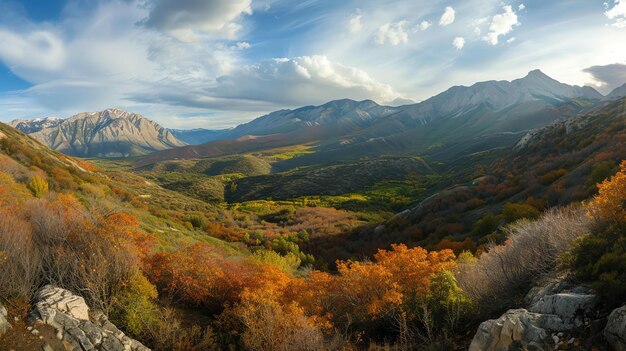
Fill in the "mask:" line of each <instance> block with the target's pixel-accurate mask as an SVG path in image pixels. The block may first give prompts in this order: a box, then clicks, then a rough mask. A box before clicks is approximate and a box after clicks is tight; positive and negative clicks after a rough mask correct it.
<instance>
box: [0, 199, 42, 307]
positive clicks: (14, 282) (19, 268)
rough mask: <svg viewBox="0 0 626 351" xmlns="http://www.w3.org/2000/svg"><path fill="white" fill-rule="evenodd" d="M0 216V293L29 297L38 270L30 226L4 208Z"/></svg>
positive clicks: (37, 260) (35, 282)
mask: <svg viewBox="0 0 626 351" xmlns="http://www.w3.org/2000/svg"><path fill="white" fill-rule="evenodd" d="M0 218H2V220H0V272H2V274H1V277H2V278H0V279H1V280H2V282H1V283H0V296H2V297H4V298H10V297H17V298H24V299H29V298H30V297H31V295H32V293H33V292H34V290H35V289H36V288H37V284H38V282H39V275H40V271H41V264H40V260H39V254H38V251H37V248H36V246H35V243H34V242H33V239H32V229H31V226H30V224H29V223H28V222H26V221H24V220H22V219H20V218H18V217H17V216H16V215H15V214H14V213H12V212H10V211H8V210H4V209H0Z"/></svg>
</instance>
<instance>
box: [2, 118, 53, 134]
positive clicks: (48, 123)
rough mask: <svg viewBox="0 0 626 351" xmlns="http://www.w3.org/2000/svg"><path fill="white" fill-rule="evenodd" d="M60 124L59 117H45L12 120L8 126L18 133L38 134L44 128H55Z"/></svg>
mask: <svg viewBox="0 0 626 351" xmlns="http://www.w3.org/2000/svg"><path fill="white" fill-rule="evenodd" d="M61 122H63V119H62V118H59V117H46V118H35V119H14V120H12V121H11V122H9V123H8V124H9V125H10V126H11V127H13V128H16V129H19V130H20V131H22V132H24V133H26V134H31V133H35V132H38V131H40V130H42V129H45V128H50V127H56V126H58V125H59V124H60V123H61Z"/></svg>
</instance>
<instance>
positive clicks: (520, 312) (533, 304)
mask: <svg viewBox="0 0 626 351" xmlns="http://www.w3.org/2000/svg"><path fill="white" fill-rule="evenodd" d="M597 300H598V299H597V297H596V295H594V294H592V293H591V291H590V290H589V289H587V288H584V287H577V286H573V285H572V284H571V283H570V282H567V281H563V280H560V279H553V280H549V281H547V282H544V284H543V285H541V286H538V287H535V288H533V289H531V290H530V292H529V293H528V294H527V295H526V298H525V299H524V301H525V303H526V304H528V305H530V307H529V308H528V310H526V309H523V308H522V309H514V310H509V311H507V312H506V313H504V314H503V315H502V316H501V317H500V318H498V319H492V320H488V321H485V322H483V323H481V325H480V327H479V328H478V331H477V332H476V334H475V335H474V339H473V340H472V344H471V345H470V348H469V349H470V351H513V350H553V349H554V348H555V347H557V348H558V347H560V345H561V344H563V343H564V342H565V340H566V339H564V340H561V339H562V338H563V337H564V336H565V334H567V332H569V331H572V330H574V329H576V328H578V327H581V326H582V325H583V324H584V322H585V320H586V319H587V318H588V317H591V316H592V314H593V310H594V308H595V307H596V304H597ZM624 315H626V310H625V311H624ZM623 321H624V323H623V324H622V326H623V328H622V332H623V331H624V330H626V319H624V320H623ZM563 332H565V333H563ZM555 333H556V334H555ZM605 333H606V331H605ZM622 335H623V334H622ZM625 345H626V344H625ZM620 350H622V349H620ZM623 350H624V351H626V349H623Z"/></svg>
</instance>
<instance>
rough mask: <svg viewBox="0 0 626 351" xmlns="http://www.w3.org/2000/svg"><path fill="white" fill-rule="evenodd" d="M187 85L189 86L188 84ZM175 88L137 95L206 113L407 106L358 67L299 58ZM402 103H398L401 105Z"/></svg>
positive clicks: (256, 66) (248, 66)
mask: <svg viewBox="0 0 626 351" xmlns="http://www.w3.org/2000/svg"><path fill="white" fill-rule="evenodd" d="M185 86H187V87H188V86H189V84H188V83H187V82H185ZM184 91H185V94H184V97H183V96H182V95H183V94H182V93H181V92H180V91H179V90H177V89H171V88H170V87H169V86H168V85H167V84H165V85H164V86H163V89H162V90H160V91H156V92H155V91H147V92H145V93H144V94H141V95H140V96H138V97H137V98H138V99H141V100H142V101H146V102H148V101H164V100H166V101H168V102H169V103H177V102H178V101H181V99H186V100H185V104H187V105H194V106H197V107H204V108H215V107H216V106H219V105H220V104H224V105H227V106H228V105H232V104H233V103H234V102H237V103H241V104H244V105H249V106H251V107H254V108H256V109H257V110H258V109H259V106H260V105H261V106H264V107H267V105H268V104H274V106H299V105H305V104H318V103H324V102H326V101H329V100H334V99H338V98H344V97H345V98H351V99H355V100H363V99H372V100H375V101H378V102H381V103H390V102H393V101H405V100H402V99H404V97H403V96H402V95H401V94H399V93H397V92H396V91H394V89H393V88H392V87H391V86H389V85H387V84H384V83H381V82H378V81H376V80H374V79H373V78H372V77H371V76H370V75H369V74H367V72H365V71H363V70H360V69H358V68H354V67H349V66H345V65H342V64H339V63H336V62H332V61H331V60H329V59H328V57H326V56H323V55H319V56H301V57H293V58H277V59H272V60H268V61H264V62H261V63H259V64H256V65H247V66H243V67H241V68H238V69H235V70H233V71H232V72H231V73H230V74H228V75H225V76H222V77H219V78H218V79H217V81H216V83H215V84H214V85H212V86H210V87H206V86H201V85H199V84H198V85H197V86H196V89H195V90H193V91H189V89H187V90H184ZM397 99H400V100H397Z"/></svg>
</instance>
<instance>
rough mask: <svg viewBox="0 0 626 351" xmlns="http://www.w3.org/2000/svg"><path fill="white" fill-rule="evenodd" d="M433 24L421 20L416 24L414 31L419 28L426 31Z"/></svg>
mask: <svg viewBox="0 0 626 351" xmlns="http://www.w3.org/2000/svg"><path fill="white" fill-rule="evenodd" d="M431 25H432V24H431V23H430V22H428V21H422V22H420V24H419V25H417V26H415V28H414V30H413V31H414V32H415V31H417V29H419V30H421V31H425V30H426V29H428V28H430V26H431Z"/></svg>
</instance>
